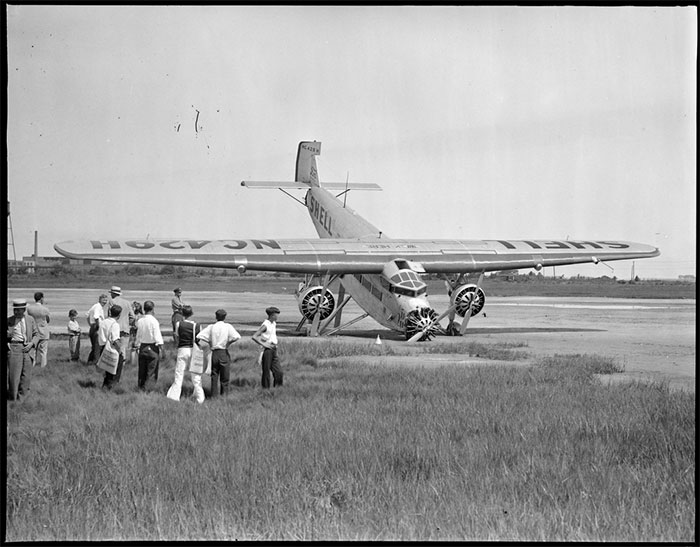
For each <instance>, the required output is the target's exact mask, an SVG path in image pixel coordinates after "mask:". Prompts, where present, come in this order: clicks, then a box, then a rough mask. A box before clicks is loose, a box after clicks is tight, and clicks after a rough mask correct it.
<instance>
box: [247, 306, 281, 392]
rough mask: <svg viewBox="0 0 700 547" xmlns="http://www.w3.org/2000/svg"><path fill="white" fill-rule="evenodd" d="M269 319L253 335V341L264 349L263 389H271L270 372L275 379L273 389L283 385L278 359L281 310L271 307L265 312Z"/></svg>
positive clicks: (262, 360)
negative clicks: (278, 319)
mask: <svg viewBox="0 0 700 547" xmlns="http://www.w3.org/2000/svg"><path fill="white" fill-rule="evenodd" d="M265 313H267V319H265V321H263V322H262V325H260V328H259V329H258V330H257V331H255V334H253V341H254V342H255V343H256V344H260V345H261V346H262V347H263V351H262V355H261V359H260V361H261V364H262V387H263V389H269V388H270V372H272V377H273V384H272V385H273V387H277V386H281V385H282V377H283V374H282V367H281V366H280V360H279V358H278V357H277V317H278V316H279V313H280V310H279V308H277V307H275V306H270V307H269V308H267V309H266V310H265Z"/></svg>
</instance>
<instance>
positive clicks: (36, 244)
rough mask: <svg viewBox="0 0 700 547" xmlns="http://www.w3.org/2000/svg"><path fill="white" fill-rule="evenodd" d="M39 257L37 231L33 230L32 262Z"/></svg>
mask: <svg viewBox="0 0 700 547" xmlns="http://www.w3.org/2000/svg"><path fill="white" fill-rule="evenodd" d="M38 257H39V231H38V230H34V260H36V259H37V258H38Z"/></svg>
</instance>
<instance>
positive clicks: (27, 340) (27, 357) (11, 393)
mask: <svg viewBox="0 0 700 547" xmlns="http://www.w3.org/2000/svg"><path fill="white" fill-rule="evenodd" d="M26 310H27V301H26V300H25V299H19V300H13V301H12V311H13V315H12V316H11V317H8V318H7V332H6V342H7V380H8V390H7V399H8V400H9V401H19V400H20V399H24V398H25V397H27V395H29V386H30V384H31V380H32V367H33V366H34V355H33V354H34V352H33V351H31V350H32V349H34V348H36V346H37V345H38V343H39V328H38V327H37V325H36V321H34V318H33V317H32V316H31V315H26V314H25V311H26Z"/></svg>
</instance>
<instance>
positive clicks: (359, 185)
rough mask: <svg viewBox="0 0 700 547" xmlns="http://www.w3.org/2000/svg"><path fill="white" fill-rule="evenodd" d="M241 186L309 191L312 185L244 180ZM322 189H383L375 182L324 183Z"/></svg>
mask: <svg viewBox="0 0 700 547" xmlns="http://www.w3.org/2000/svg"><path fill="white" fill-rule="evenodd" d="M241 186H245V187H246V188H254V189H258V190H271V189H277V188H287V189H291V190H308V189H309V188H310V187H311V185H309V184H306V183H305V182H279V181H272V180H270V181H267V180H261V181H252V180H243V181H241ZM321 188H325V189H326V190H332V191H337V190H381V189H382V187H381V186H379V185H378V184H375V183H373V182H348V183H345V182H324V183H323V184H322V185H321Z"/></svg>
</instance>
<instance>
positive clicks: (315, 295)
mask: <svg viewBox="0 0 700 547" xmlns="http://www.w3.org/2000/svg"><path fill="white" fill-rule="evenodd" d="M335 302H336V300H335V296H334V295H333V293H332V292H331V291H330V290H328V289H326V294H323V287H322V286H321V285H315V286H311V287H306V288H305V289H303V290H302V291H300V292H299V294H298V295H297V303H298V304H299V311H300V312H301V314H302V315H303V316H304V317H306V319H308V320H309V321H313V319H314V317H315V316H316V312H317V311H318V310H319V309H320V310H321V320H324V319H327V318H328V316H329V315H330V314H331V313H333V310H334V309H335Z"/></svg>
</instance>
